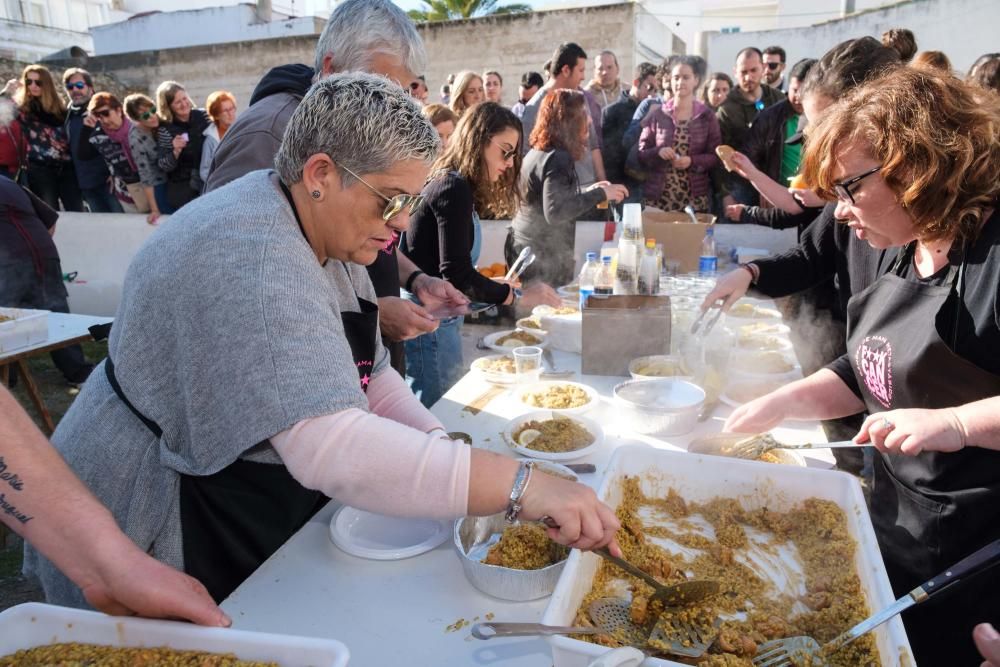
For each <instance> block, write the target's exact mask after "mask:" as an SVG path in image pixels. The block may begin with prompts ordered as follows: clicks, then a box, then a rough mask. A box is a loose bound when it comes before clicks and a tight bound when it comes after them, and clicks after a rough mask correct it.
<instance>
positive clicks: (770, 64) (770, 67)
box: [764, 61, 781, 69]
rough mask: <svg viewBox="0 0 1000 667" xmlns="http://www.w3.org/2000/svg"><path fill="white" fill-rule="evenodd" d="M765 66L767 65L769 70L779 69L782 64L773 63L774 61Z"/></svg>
mask: <svg viewBox="0 0 1000 667" xmlns="http://www.w3.org/2000/svg"><path fill="white" fill-rule="evenodd" d="M764 64H765V65H767V68H768V69H778V67H780V66H781V63H780V62H777V63H776V62H773V61H772V62H769V63H764Z"/></svg>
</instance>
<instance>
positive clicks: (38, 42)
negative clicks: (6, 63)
mask: <svg viewBox="0 0 1000 667" xmlns="http://www.w3.org/2000/svg"><path fill="white" fill-rule="evenodd" d="M69 46H79V47H80V48H82V49H83V50H85V51H88V52H93V50H94V41H93V39H91V37H90V33H87V32H75V31H72V30H62V29H59V28H48V27H45V26H40V25H33V24H30V23H20V22H17V21H11V20H8V19H0V57H4V58H10V59H11V60H18V61H21V62H36V61H38V60H41V59H42V58H43V57H44V56H47V55H49V54H51V53H55V52H56V51H61V50H63V49H65V48H67V47H69Z"/></svg>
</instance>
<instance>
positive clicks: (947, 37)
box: [707, 0, 1000, 72]
mask: <svg viewBox="0 0 1000 667" xmlns="http://www.w3.org/2000/svg"><path fill="white" fill-rule="evenodd" d="M858 4H861V3H860V1H859V3H858ZM997 26H1000V2H998V0H916V1H913V2H906V3H900V4H897V5H894V6H891V7H886V8H884V9H878V10H872V11H867V12H863V13H859V14H854V15H852V16H849V17H847V18H845V19H839V20H835V21H830V22H827V23H822V24H819V25H811V26H808V27H804V28H802V27H800V28H788V29H781V30H767V31H760V32H752V33H738V34H715V35H711V36H710V37H709V40H708V55H707V57H708V61H709V66H710V68H711V69H712V70H713V71H714V70H720V71H723V72H728V71H731V70H732V68H733V63H734V62H735V60H736V54H737V53H738V52H739V50H740V49H742V48H744V47H746V46H757V47H759V48H764V47H766V46H770V45H772V44H776V45H779V46H781V47H783V48H784V49H785V51H786V52H787V54H788V62H789V63H794V62H796V61H797V60H799V59H801V58H818V57H820V56H821V55H823V53H825V52H826V51H827V50H829V49H830V48H832V47H833V46H836V45H837V44H839V43H840V42H843V41H844V40H847V39H852V38H856V37H863V36H865V35H868V36H871V37H875V38H876V39H878V38H879V37H881V35H882V33H883V32H885V31H886V30H888V29H890V28H908V29H910V30H912V31H913V33H914V35H915V36H916V38H917V46H918V47H919V48H920V50H921V51H926V50H940V51H943V52H945V53H946V54H947V55H948V57H949V58H950V59H951V62H952V64H953V65H954V66H955V67H956V68H957V69H958V70H959V71H960V72H963V71H966V70H968V68H969V66H970V65H972V63H973V61H975V59H976V58H978V57H979V56H980V55H982V54H984V53H987V52H991V51H996V50H997V37H996V30H997Z"/></svg>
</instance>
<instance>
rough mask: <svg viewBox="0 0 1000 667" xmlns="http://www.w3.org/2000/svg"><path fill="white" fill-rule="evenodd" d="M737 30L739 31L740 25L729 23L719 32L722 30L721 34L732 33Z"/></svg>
mask: <svg viewBox="0 0 1000 667" xmlns="http://www.w3.org/2000/svg"><path fill="white" fill-rule="evenodd" d="M739 31H740V27H739V26H738V25H731V26H726V27H725V28H723V29H722V30H721V31H720V32H722V34H723V35H732V34H734V33H737V32H739Z"/></svg>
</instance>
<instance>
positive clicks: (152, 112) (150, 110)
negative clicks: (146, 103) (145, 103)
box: [139, 106, 156, 120]
mask: <svg viewBox="0 0 1000 667" xmlns="http://www.w3.org/2000/svg"><path fill="white" fill-rule="evenodd" d="M154 115H156V107H155V106H151V107H149V108H148V109H146V110H145V111H143V112H142V113H141V114H139V118H141V119H142V120H149V117H150V116H154Z"/></svg>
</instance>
